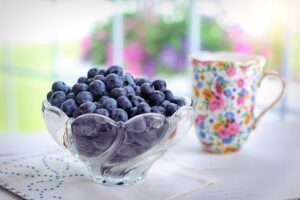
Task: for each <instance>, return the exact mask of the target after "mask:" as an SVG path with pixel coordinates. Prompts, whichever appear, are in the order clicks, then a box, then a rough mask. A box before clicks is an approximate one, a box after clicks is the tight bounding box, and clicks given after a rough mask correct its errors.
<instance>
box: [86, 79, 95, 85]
mask: <svg viewBox="0 0 300 200" xmlns="http://www.w3.org/2000/svg"><path fill="white" fill-rule="evenodd" d="M94 80H95V79H93V78H89V79H88V81H87V85H90V84H91V83H92V82H93V81H94Z"/></svg>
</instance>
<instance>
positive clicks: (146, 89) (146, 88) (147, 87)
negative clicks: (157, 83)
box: [141, 83, 155, 98]
mask: <svg viewBox="0 0 300 200" xmlns="http://www.w3.org/2000/svg"><path fill="white" fill-rule="evenodd" d="M154 90H155V88H154V86H153V85H152V83H144V84H143V85H142V86H141V94H142V96H143V97H144V98H145V97H148V95H149V94H151V93H152V92H154Z"/></svg>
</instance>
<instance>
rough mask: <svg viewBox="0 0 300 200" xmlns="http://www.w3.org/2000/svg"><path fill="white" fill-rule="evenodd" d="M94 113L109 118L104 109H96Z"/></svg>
mask: <svg viewBox="0 0 300 200" xmlns="http://www.w3.org/2000/svg"><path fill="white" fill-rule="evenodd" d="M95 113H97V114H99V115H104V116H106V117H109V115H110V114H109V112H108V110H106V109H104V108H100V109H97V110H96V111H95Z"/></svg>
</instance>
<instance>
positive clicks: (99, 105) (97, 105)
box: [93, 102, 102, 109]
mask: <svg viewBox="0 0 300 200" xmlns="http://www.w3.org/2000/svg"><path fill="white" fill-rule="evenodd" d="M93 103H94V104H95V105H96V108H97V109H100V108H102V104H101V103H100V102H93Z"/></svg>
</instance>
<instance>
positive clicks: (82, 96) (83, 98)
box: [76, 91, 93, 105]
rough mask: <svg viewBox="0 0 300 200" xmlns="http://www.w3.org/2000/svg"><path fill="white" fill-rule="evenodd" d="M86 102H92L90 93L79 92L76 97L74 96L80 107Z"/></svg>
mask: <svg viewBox="0 0 300 200" xmlns="http://www.w3.org/2000/svg"><path fill="white" fill-rule="evenodd" d="M87 101H93V95H92V94H91V93H90V92H88V91H84V92H80V93H79V94H77V96H76V103H77V105H81V104H83V103H84V102H87Z"/></svg>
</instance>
